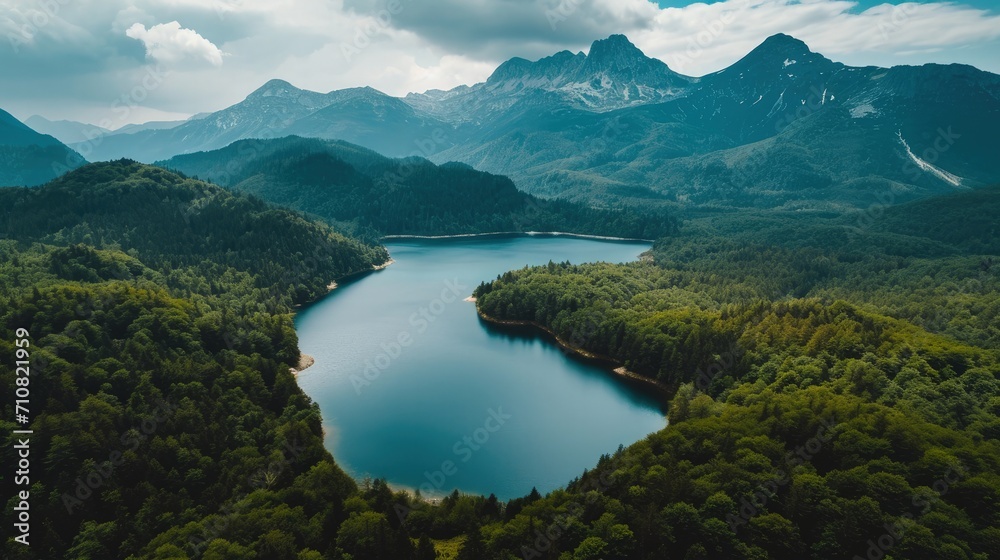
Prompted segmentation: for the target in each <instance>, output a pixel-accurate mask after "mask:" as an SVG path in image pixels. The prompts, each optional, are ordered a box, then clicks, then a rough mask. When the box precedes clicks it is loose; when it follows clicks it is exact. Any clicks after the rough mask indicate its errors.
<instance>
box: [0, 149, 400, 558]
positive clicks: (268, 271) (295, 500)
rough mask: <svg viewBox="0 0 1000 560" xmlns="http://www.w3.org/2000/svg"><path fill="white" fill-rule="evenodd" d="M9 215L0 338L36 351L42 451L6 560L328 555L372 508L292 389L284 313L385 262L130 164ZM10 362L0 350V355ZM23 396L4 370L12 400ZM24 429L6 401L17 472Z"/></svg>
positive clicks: (40, 195)
mask: <svg viewBox="0 0 1000 560" xmlns="http://www.w3.org/2000/svg"><path fill="white" fill-rule="evenodd" d="M0 204H2V205H3V207H4V208H5V209H6V210H8V211H7V212H5V213H4V214H3V220H4V221H3V227H2V228H0V231H2V232H3V234H4V239H3V240H0V256H2V258H0V298H2V301H3V302H4V305H3V308H2V312H0V323H2V324H3V328H4V331H5V332H8V333H14V332H15V330H16V329H25V330H26V331H27V332H28V333H30V334H29V335H28V337H29V338H30V340H31V343H32V346H31V347H30V351H31V356H32V369H31V376H30V380H31V385H30V387H31V403H32V406H31V412H32V418H33V421H32V423H31V424H30V425H29V426H27V427H29V428H31V429H33V430H34V431H35V436H34V437H33V438H32V449H31V452H32V457H33V458H35V460H34V462H32V469H31V477H32V478H31V480H32V482H33V486H32V488H31V496H32V501H31V504H32V505H31V507H32V509H31V516H32V531H31V545H32V547H31V548H26V547H23V546H21V545H20V544H15V543H13V541H12V540H8V538H12V535H9V533H7V532H5V539H4V540H5V542H4V543H2V545H0V547H2V553H0V556H2V557H3V558H10V559H15V558H67V559H68V558H78V559H85V558H86V559H96V558H125V557H129V556H134V557H137V558H138V557H143V558H153V557H156V558H189V557H191V558H202V557H203V558H236V557H239V558H252V557H260V558H289V559H291V558H302V557H307V558H309V557H314V556H309V555H308V553H306V555H305V556H299V555H298V554H299V552H300V551H303V550H306V549H309V548H316V549H319V550H323V551H326V549H327V548H329V547H330V546H331V543H332V542H333V539H334V537H331V536H330V533H331V532H332V533H333V534H335V533H336V528H337V526H338V525H339V524H340V522H341V521H343V520H344V519H347V518H348V516H349V515H350V513H351V512H352V511H357V510H359V509H364V507H365V505H364V504H365V502H364V500H363V499H361V498H359V497H357V492H358V489H357V488H356V486H355V483H354V482H353V481H352V480H351V479H350V478H349V477H347V476H346V475H345V474H344V473H343V472H342V471H341V470H340V469H339V468H338V467H337V465H336V464H335V463H334V462H333V460H332V458H331V457H330V456H329V454H328V453H327V452H326V451H325V450H324V449H323V445H322V433H321V429H320V420H319V412H318V410H317V409H316V408H315V406H313V405H312V404H311V402H310V401H309V399H308V397H306V396H305V395H303V393H302V392H301V391H300V390H299V388H298V387H297V386H296V384H295V381H294V379H293V377H292V375H291V373H290V372H289V368H290V367H293V366H295V365H297V364H298V360H299V353H298V348H297V338H296V335H295V331H294V329H293V326H292V321H291V315H290V312H291V310H292V306H293V305H295V304H298V303H303V302H306V301H309V300H311V299H313V298H315V297H317V296H319V295H321V294H323V293H325V291H326V286H327V284H328V283H329V282H330V281H331V280H333V279H335V278H339V277H340V276H343V275H345V274H350V273H354V272H360V271H364V270H370V269H371V268H372V267H373V266H374V265H376V264H380V263H382V262H383V261H384V260H385V259H386V258H387V255H386V253H385V250H384V249H383V248H381V247H372V246H368V245H364V244H362V243H359V242H357V241H354V240H351V239H349V238H345V237H343V236H341V235H339V234H337V233H334V232H333V231H331V230H330V229H329V228H328V227H326V226H324V225H322V224H318V223H315V222H310V221H307V220H305V219H303V218H302V217H301V216H299V215H297V214H295V213H293V212H290V211H287V210H280V209H276V208H273V207H271V206H268V205H267V204H265V203H263V202H261V201H259V200H254V199H251V198H249V197H246V196H243V195H234V194H231V193H229V192H227V191H225V190H223V189H221V188H218V187H214V186H210V185H207V184H204V183H201V182H197V181H192V180H187V179H183V178H181V177H179V176H177V175H175V174H172V173H169V172H166V171H164V170H162V169H158V168H154V167H149V166H144V165H138V164H135V163H132V162H127V161H122V162H115V163H109V164H95V165H91V166H87V167H85V168H83V169H80V170H78V171H76V172H73V173H71V174H69V175H67V176H65V177H64V178H62V179H59V180H57V181H55V182H53V183H51V184H49V185H47V186H44V187H40V188H37V189H2V190H0ZM14 350H15V349H14V346H13V336H4V337H3V341H2V342H0V352H2V353H3V354H4V355H5V356H14ZM14 377H15V372H14V370H13V368H10V367H8V366H4V367H3V368H2V369H0V379H2V384H3V386H5V387H14V386H15V384H14ZM13 418H14V409H13V403H12V402H11V401H10V400H4V404H3V420H2V421H0V424H2V425H3V432H4V434H5V435H4V438H5V445H4V449H3V451H2V456H3V463H4V464H5V465H12V464H15V463H16V459H15V454H16V451H15V450H14V449H13V442H12V441H11V440H10V438H11V437H13V436H12V435H11V430H12V429H14V427H15V425H14V424H13V423H12V422H10V419H13ZM3 484H4V486H3V489H4V490H3V496H4V497H5V498H4V500H5V502H6V501H7V500H8V499H9V498H10V497H11V496H12V493H11V489H12V488H13V485H12V481H11V480H10V479H9V478H5V479H4V481H3ZM349 496H355V498H354V500H355V501H354V502H353V504H348V505H345V500H346V499H347V498H348V497H349ZM13 505H14V502H9V503H8V504H7V508H6V512H5V517H7V516H9V515H10V508H11V507H13ZM220 516H222V518H224V519H226V520H227V521H226V522H225V523H222V524H219V523H218V520H219V519H220ZM5 523H6V521H5ZM180 528H184V534H183V535H174V538H166V537H160V538H159V540H157V535H160V534H161V533H164V532H167V531H171V530H175V531H176V530H177V529H180ZM353 545H354V542H353V541H352V540H350V539H349V538H347V537H345V541H344V546H346V547H348V548H350V546H353ZM258 555H259V556H258Z"/></svg>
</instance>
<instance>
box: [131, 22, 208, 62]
mask: <svg viewBox="0 0 1000 560" xmlns="http://www.w3.org/2000/svg"><path fill="white" fill-rule="evenodd" d="M125 35H127V36H128V37H131V38H133V39H136V40H138V41H142V44H143V45H145V46H146V56H147V57H149V58H152V59H154V60H156V61H158V62H167V63H170V62H179V61H182V60H184V59H187V58H196V59H199V58H200V59H203V60H205V61H207V62H208V63H209V64H211V65H212V66H222V51H221V50H219V47H216V46H215V45H214V44H213V43H212V42H211V41H209V40H208V39H206V38H204V37H202V36H201V35H199V34H198V32H197V31H195V30H193V29H185V28H183V27H181V24H180V23H178V22H176V21H172V22H170V23H161V24H159V25H154V26H152V27H150V28H149V29H146V26H145V25H143V24H141V23H136V24H133V25H132V26H131V27H129V28H128V29H127V30H126V31H125Z"/></svg>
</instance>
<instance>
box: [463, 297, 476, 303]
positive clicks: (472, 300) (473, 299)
mask: <svg viewBox="0 0 1000 560" xmlns="http://www.w3.org/2000/svg"><path fill="white" fill-rule="evenodd" d="M462 301H468V302H472V303H476V297H475V296H469V297H467V298H465V299H463V300H462Z"/></svg>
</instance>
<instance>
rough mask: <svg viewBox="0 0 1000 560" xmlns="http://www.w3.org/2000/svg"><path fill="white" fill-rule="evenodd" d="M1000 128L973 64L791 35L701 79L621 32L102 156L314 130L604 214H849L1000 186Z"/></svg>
mask: <svg viewBox="0 0 1000 560" xmlns="http://www.w3.org/2000/svg"><path fill="white" fill-rule="evenodd" d="M998 128H1000V76H997V75H995V74H991V73H988V72H983V71H980V70H977V69H976V68H973V67H970V66H964V65H957V64H955V65H937V64H928V65H923V66H916V67H914V66H901V67H893V68H888V69H887V68H879V67H850V66H846V65H844V64H841V63H838V62H834V61H831V60H830V59H828V58H826V57H824V56H823V55H821V54H819V53H815V52H813V51H811V50H810V49H809V47H808V46H807V45H806V44H805V43H803V42H802V41H799V40H798V39H795V38H793V37H790V36H788V35H783V34H779V35H775V36H772V37H770V38H768V39H767V40H765V41H764V42H763V43H762V44H761V45H759V46H758V47H757V48H755V49H754V50H753V51H751V52H750V53H749V54H747V55H746V56H745V57H743V58H742V59H740V60H739V61H737V62H736V63H734V64H733V65H731V66H729V67H728V68H725V69H724V70H721V71H719V72H715V73H713V74H709V75H706V76H702V77H689V76H684V75H681V74H679V73H676V72H674V71H672V70H671V69H670V68H669V67H668V66H667V65H666V64H665V63H663V62H662V61H659V60H656V59H654V58H650V57H647V56H646V55H645V54H643V53H642V51H641V50H639V49H638V48H637V47H636V46H635V45H633V44H632V43H631V42H630V41H629V40H628V39H627V38H626V37H625V36H623V35H612V36H610V37H608V38H607V39H603V40H599V41H595V42H594V43H593V45H592V46H591V48H590V50H589V52H588V53H587V54H584V53H582V52H580V53H571V52H569V51H563V52H559V53H556V54H554V55H552V56H549V57H546V58H542V59H540V60H537V61H534V62H532V61H528V60H525V59H523V58H513V59H510V60H508V61H507V62H505V63H503V64H501V65H500V66H499V67H498V68H497V69H496V71H495V72H494V73H493V74H492V75H491V76H490V77H489V79H487V80H486V81H485V82H483V83H479V84H475V85H472V86H460V87H457V88H454V89H452V90H448V91H441V90H432V91H428V92H424V93H419V94H414V93H411V94H409V95H407V96H405V97H402V98H397V97H392V96H389V95H386V94H384V93H381V92H379V91H377V90H374V89H372V88H368V87H363V88H352V89H345V90H338V91H333V92H330V93H318V92H312V91H307V90H302V89H299V88H296V87H294V86H292V85H291V84H289V83H288V82H285V81H281V80H272V81H269V82H268V83H266V84H265V85H264V86H262V87H261V88H259V89H258V90H256V91H254V92H253V93H251V94H250V95H249V96H248V97H247V98H246V99H245V100H243V101H241V102H240V103H237V104H235V105H233V106H231V107H228V108H226V109H223V110H221V111H217V112H215V113H211V114H208V115H206V116H203V117H202V118H199V119H192V120H189V121H186V122H184V123H182V124H179V125H177V126H174V127H171V128H169V129H160V130H154V129H147V130H140V131H137V132H133V133H131V134H115V135H112V136H102V137H101V138H99V139H98V140H95V141H90V142H87V143H86V146H85V147H86V149H87V152H86V155H87V156H88V158H90V159H94V160H108V159H117V158H120V157H129V158H133V159H136V160H139V161H144V162H152V161H157V160H166V159H168V158H170V157H173V156H175V155H179V154H187V153H194V152H199V151H206V150H216V149H220V148H223V147H225V146H227V145H229V144H231V143H232V142H235V141H237V140H242V139H248V138H277V137H283V136H288V135H297V136H302V137H313V138H321V139H337V140H344V141H347V142H351V143H354V144H358V145H361V146H364V147H366V148H369V149H372V150H375V151H377V152H380V153H382V154H385V155H387V156H393V157H403V156H410V155H419V156H422V157H425V158H428V159H430V160H431V161H434V162H436V163H446V162H449V161H455V162H461V163H465V164H467V165H470V166H472V167H474V168H476V169H478V170H482V171H487V172H490V173H495V174H503V175H507V176H509V177H510V178H511V179H512V180H513V181H514V182H515V184H516V185H517V186H518V188H520V189H522V190H525V191H527V192H529V193H532V194H536V195H539V196H542V197H549V198H565V199H569V200H575V201H580V202H585V203H588V204H591V205H598V206H602V205H614V204H619V203H624V204H642V205H667V206H676V207H689V208H696V209H705V208H715V209H725V208H737V207H757V208H784V209H791V210H798V209H822V210H832V211H842V210H847V209H857V208H867V207H868V206H870V205H871V204H873V203H876V202H877V200H879V199H884V198H886V197H892V199H893V201H894V202H903V201H906V200H912V199H918V198H923V197H926V196H932V195H936V194H943V193H948V192H952V191H955V190H962V189H967V188H974V187H977V186H982V185H984V184H989V183H991V182H995V181H996V178H997V177H998V176H1000V161H997V159H996V158H995V157H994V155H993V154H992V153H991V150H990V142H989V140H990V139H991V138H993V131H995V130H997V129H998ZM71 146H78V145H72V144H71ZM78 147H80V148H81V149H82V148H83V147H84V146H83V145H79V146H78Z"/></svg>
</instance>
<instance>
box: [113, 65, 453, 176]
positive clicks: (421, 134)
mask: <svg viewBox="0 0 1000 560" xmlns="http://www.w3.org/2000/svg"><path fill="white" fill-rule="evenodd" d="M291 134H296V135H300V136H310V137H318V138H330V139H341V140H346V141H349V142H355V143H359V144H362V145H364V146H365V147H367V148H371V149H374V150H377V151H379V152H383V153H386V154H388V155H393V156H403V155H410V154H413V153H420V154H423V155H430V154H431V153H433V152H436V151H440V150H441V149H443V148H446V147H449V146H451V145H452V142H453V139H452V138H451V137H450V136H453V133H452V127H451V126H450V125H448V124H446V123H444V122H441V121H438V120H437V119H434V118H433V117H430V116H426V115H424V116H421V115H419V114H418V113H417V112H416V111H415V110H414V109H413V108H411V107H410V106H409V105H407V104H406V103H404V102H403V101H401V100H399V99H397V98H394V97H390V96H388V95H385V94H384V93H381V92H378V91H376V90H374V89H371V88H356V89H347V90H341V91H334V92H331V93H328V94H323V93H316V92H313V91H306V90H302V89H298V88H296V87H294V86H292V85H291V84H289V83H288V82H285V81H282V80H271V81H270V82H268V83H266V84H264V85H263V86H262V87H261V88H259V89H258V90H256V91H254V92H253V93H251V94H250V95H249V96H247V98H246V99H244V100H243V101H241V102H240V103H237V104H236V105H233V106H231V107H228V108H226V109H223V110H221V111H217V112H215V113H211V114H209V115H207V116H203V117H201V118H198V119H191V120H189V121H187V122H184V123H183V124H181V125H179V126H176V127H173V128H170V129H168V130H144V131H140V132H136V133H134V134H130V135H128V136H119V137H115V136H109V137H106V138H105V139H104V140H103V141H101V142H99V143H96V145H95V146H94V147H93V149H94V156H93V157H94V159H116V158H119V157H130V158H134V159H137V160H139V161H146V162H151V161H155V160H160V159H166V158H169V157H171V156H174V155H178V154H184V153H192V152H198V151H205V150H215V149H219V148H223V147H225V146H228V145H229V144H231V143H233V142H235V141H237V140H242V139H246V138H277V137H282V136H288V135H291Z"/></svg>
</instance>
